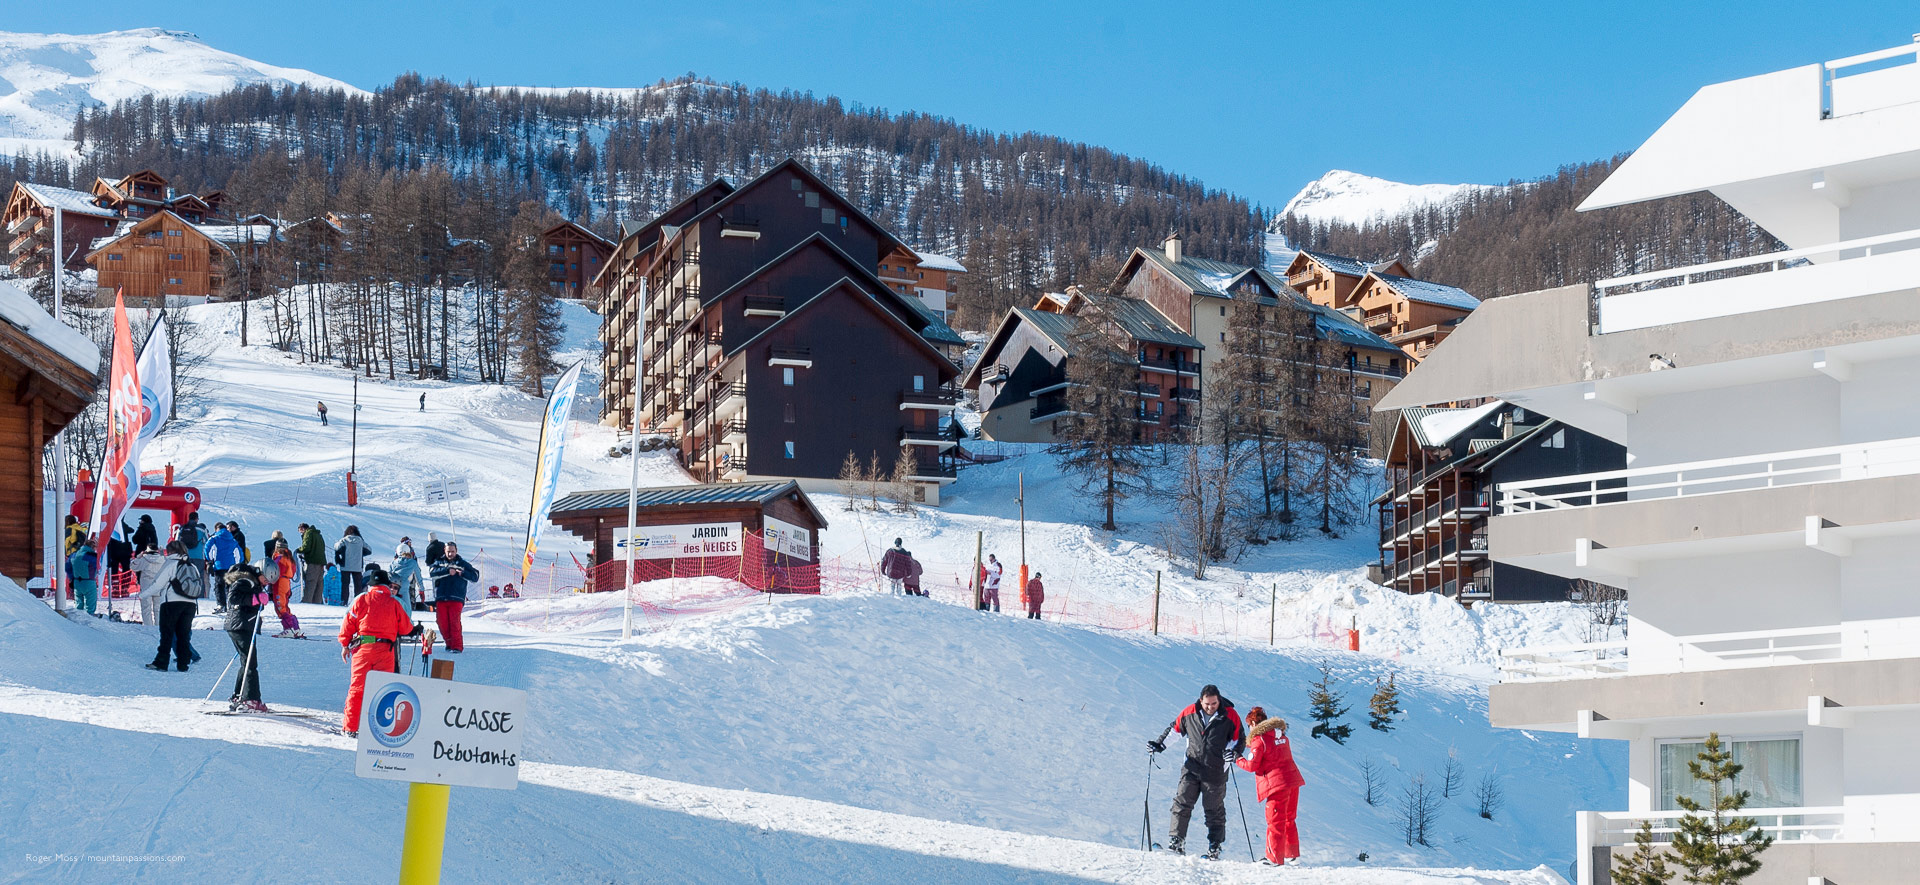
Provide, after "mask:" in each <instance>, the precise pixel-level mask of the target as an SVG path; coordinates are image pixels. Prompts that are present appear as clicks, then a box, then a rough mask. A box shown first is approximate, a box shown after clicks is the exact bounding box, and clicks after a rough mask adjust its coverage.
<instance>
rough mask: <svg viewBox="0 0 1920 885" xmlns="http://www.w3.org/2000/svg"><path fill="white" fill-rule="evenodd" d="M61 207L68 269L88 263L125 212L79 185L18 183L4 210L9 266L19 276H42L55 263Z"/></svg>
mask: <svg viewBox="0 0 1920 885" xmlns="http://www.w3.org/2000/svg"><path fill="white" fill-rule="evenodd" d="M55 209H58V210H60V224H61V228H62V230H61V244H60V245H61V248H62V249H63V250H64V251H65V252H66V254H65V255H64V256H62V261H63V263H64V264H65V265H66V268H67V269H68V270H82V269H84V268H86V266H87V261H86V255H87V252H88V251H90V250H91V249H92V243H93V241H94V240H96V239H98V238H100V237H104V236H107V235H109V234H111V233H113V228H114V225H115V224H116V223H117V222H118V221H119V216H118V215H116V214H115V213H114V212H113V210H111V209H104V208H101V207H100V206H97V205H95V204H94V202H93V198H92V197H91V196H89V195H87V194H85V193H82V192H80V191H76V190H69V189H67V188H64V187H52V186H49V185H44V184H31V183H29V182H25V181H19V182H15V183H14V185H13V190H12V191H10V192H8V194H7V205H6V209H5V211H4V212H0V227H4V228H5V229H6V243H7V265H8V267H9V268H11V269H12V270H13V273H14V275H15V276H19V277H37V276H44V275H46V274H47V273H49V272H50V271H51V269H52V267H53V239H54V237H53V214H54V210H55Z"/></svg>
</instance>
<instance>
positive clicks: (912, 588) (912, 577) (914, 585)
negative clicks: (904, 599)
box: [900, 556, 927, 596]
mask: <svg viewBox="0 0 1920 885" xmlns="http://www.w3.org/2000/svg"><path fill="white" fill-rule="evenodd" d="M922 571H924V569H923V568H922V567H921V565H920V560H918V559H914V558H913V557H911V556H909V557H907V576H906V577H905V578H903V579H901V581H900V585H901V586H902V587H904V588H906V591H907V595H908V596H925V595H927V593H926V591H924V590H921V589H920V574H921V572H922Z"/></svg>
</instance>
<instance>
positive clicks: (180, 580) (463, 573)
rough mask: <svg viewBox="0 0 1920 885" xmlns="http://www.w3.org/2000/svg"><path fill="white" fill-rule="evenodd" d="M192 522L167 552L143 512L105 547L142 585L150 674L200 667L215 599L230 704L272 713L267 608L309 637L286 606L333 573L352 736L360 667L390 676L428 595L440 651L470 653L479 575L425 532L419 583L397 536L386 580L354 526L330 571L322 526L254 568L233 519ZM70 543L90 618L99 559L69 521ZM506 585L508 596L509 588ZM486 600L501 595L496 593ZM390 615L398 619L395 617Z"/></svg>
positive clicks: (268, 553) (276, 546) (307, 596)
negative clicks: (152, 645)
mask: <svg viewBox="0 0 1920 885" xmlns="http://www.w3.org/2000/svg"><path fill="white" fill-rule="evenodd" d="M199 516H200V515H199V513H197V512H195V513H189V514H188V515H187V518H186V519H185V520H184V521H182V522H181V523H180V524H179V525H178V526H176V527H174V529H173V530H172V531H171V533H170V534H171V537H170V538H169V539H168V540H167V541H166V545H165V547H164V549H163V548H161V547H160V544H159V531H158V529H157V528H156V527H155V525H154V523H153V517H151V516H146V515H143V516H141V517H140V525H139V527H138V528H134V527H130V526H126V525H124V524H123V525H122V526H121V529H122V531H121V533H120V537H118V538H115V539H113V540H112V541H111V542H110V546H109V548H108V560H109V571H110V572H111V573H113V574H119V573H120V572H127V573H130V574H131V575H132V579H133V580H134V581H136V582H137V583H138V585H139V588H140V590H139V600H140V611H141V618H140V620H141V622H142V623H147V624H153V625H155V627H156V629H157V631H158V633H159V639H160V644H159V648H158V650H157V651H156V652H155V653H154V660H153V661H152V662H150V663H148V664H147V668H148V669H151V670H160V671H164V670H166V669H167V661H168V659H169V658H170V657H171V658H172V659H173V661H174V665H175V669H177V670H178V671H179V672H182V673H184V672H187V669H188V667H189V666H190V665H191V664H192V663H194V662H197V661H199V660H200V654H199V653H198V652H197V651H195V650H194V648H193V635H192V634H193V619H194V617H195V616H196V615H197V614H199V611H200V601H201V600H202V599H209V598H211V599H212V600H213V601H214V609H213V612H214V614H218V615H224V616H225V620H224V622H223V625H224V627H225V629H226V631H227V635H228V637H229V638H230V639H231V640H232V642H233V646H234V655H235V661H236V662H238V663H239V664H240V672H239V674H238V676H236V678H235V680H234V689H233V697H232V698H231V700H230V707H231V708H232V709H235V710H253V711H258V712H271V711H270V710H268V709H267V707H266V705H265V704H264V703H262V702H261V699H260V672H259V650H258V649H257V648H256V647H255V645H254V639H255V638H256V637H257V636H258V635H259V633H260V622H261V618H262V615H263V614H264V613H263V611H262V609H263V608H264V607H265V606H266V604H267V602H268V601H269V600H271V601H272V603H273V606H274V613H275V614H276V615H277V616H278V617H279V619H280V625H281V630H280V632H279V633H277V634H275V637H276V638H290V639H305V638H306V634H305V633H304V632H302V631H301V629H300V619H299V618H298V617H297V616H295V614H294V613H293V610H292V606H291V604H292V602H293V601H294V599H293V593H294V587H295V585H296V584H298V585H299V586H300V587H301V596H300V600H299V601H301V602H303V603H306V604H310V605H319V604H323V603H324V602H325V601H326V600H325V594H324V578H325V575H326V571H327V570H328V569H329V568H332V569H333V570H335V571H336V572H337V573H338V574H339V576H340V592H341V603H342V604H344V605H346V606H347V610H348V613H347V617H346V618H345V620H344V621H343V622H342V624H341V629H340V635H339V637H338V638H339V642H340V644H341V646H342V647H343V651H342V658H343V659H346V660H348V661H349V663H350V664H351V665H352V668H353V675H352V677H351V678H352V684H351V686H350V687H349V701H348V710H347V716H348V723H349V728H348V729H346V730H347V731H349V732H352V731H357V730H358V729H357V724H358V719H359V716H358V703H359V699H360V693H361V685H360V682H361V680H363V679H364V678H365V675H366V672H367V670H368V669H386V670H392V669H393V667H394V663H393V650H394V649H393V646H394V643H395V642H396V641H397V639H398V635H390V634H393V629H392V628H393V626H394V624H395V622H396V621H397V622H398V623H399V624H400V625H401V626H403V627H404V628H406V629H412V627H413V625H412V617H411V614H410V613H409V612H410V610H411V609H416V608H418V609H425V608H428V607H429V604H428V603H429V599H431V605H430V607H431V608H432V609H433V612H434V617H435V620H436V622H437V623H438V627H439V631H438V635H439V636H441V637H443V638H444V640H445V642H446V649H447V651H449V652H452V653H455V654H458V653H460V652H463V651H465V650H466V643H465V637H464V635H463V633H462V630H461V617H462V613H463V610H464V609H465V607H466V602H467V597H468V592H469V587H470V586H471V585H473V584H476V583H478V582H479V580H480V570H479V569H478V568H477V567H475V566H474V565H473V564H472V563H470V562H468V561H467V560H466V559H465V558H464V557H462V556H461V555H460V549H459V545H458V544H456V543H453V542H442V541H441V540H440V538H439V535H438V533H436V532H429V533H428V534H427V539H428V541H427V547H426V551H425V553H426V561H427V565H426V569H425V573H424V575H423V574H422V569H421V567H420V557H419V556H418V555H417V554H416V553H415V551H414V548H413V539H412V538H411V537H402V538H401V539H400V544H399V545H398V546H397V547H396V548H395V550H394V556H393V560H392V570H391V572H389V571H388V570H387V569H384V568H381V567H380V565H378V564H377V563H374V562H372V561H370V560H369V559H368V557H370V556H372V555H373V548H372V547H371V546H369V545H368V544H367V542H366V540H365V538H364V537H362V536H361V534H360V529H359V527H358V526H351V525H350V526H347V529H346V533H345V534H344V535H342V536H341V538H340V539H339V540H338V541H336V542H335V543H334V544H333V545H332V549H331V553H332V557H331V558H332V562H331V563H329V562H328V555H327V554H328V552H329V551H328V545H327V544H326V541H325V539H324V538H323V537H322V536H321V533H320V530H319V528H318V527H316V526H313V525H309V524H307V523H301V524H300V525H299V527H298V529H297V530H296V533H297V535H298V537H299V546H298V547H293V546H290V544H289V540H288V539H287V538H286V537H284V536H283V535H282V534H281V533H280V532H278V531H276V532H274V533H273V536H272V537H271V538H269V539H268V540H267V542H266V549H265V551H264V554H265V555H264V557H263V558H262V559H261V560H260V561H259V563H258V564H256V563H255V562H254V560H253V556H252V551H251V550H250V549H249V548H248V547H247V539H246V535H245V534H244V533H242V532H241V530H240V524H239V523H237V522H227V523H215V524H214V526H213V527H212V529H211V530H210V529H209V527H208V526H207V525H206V524H205V523H202V522H201V521H200V518H199ZM121 544H124V545H125V546H126V547H127V548H128V549H129V550H133V549H137V550H138V551H139V553H138V555H134V556H131V557H130V559H129V561H127V562H126V563H125V564H124V565H121V564H120V563H119V561H118V556H117V554H116V552H115V551H116V549H117V545H121ZM66 547H67V554H68V556H67V573H68V577H69V578H70V579H71V582H72V586H73V588H74V596H75V599H76V603H77V604H78V605H79V607H80V608H81V609H83V610H85V611H87V612H88V613H89V614H96V616H97V613H96V612H95V599H96V598H97V594H98V583H99V581H98V578H99V571H100V570H99V568H98V565H99V563H98V562H97V561H96V557H95V550H94V548H93V546H92V544H91V542H90V539H89V537H88V535H87V532H86V527H85V526H84V525H80V524H79V523H78V521H77V520H75V519H73V518H72V517H69V518H68V531H67V538H66ZM429 582H430V583H429ZM508 587H509V592H511V587H512V585H508ZM493 595H498V590H497V589H496V590H495V591H494V594H493ZM512 595H516V596H517V595H518V594H517V593H513V594H512ZM367 600H373V601H367ZM393 609H397V610H398V611H399V612H400V614H399V617H398V618H397V619H396V618H395V617H393V616H392V611H391V610H393ZM403 632H404V631H403ZM411 635H415V636H418V635H420V631H419V630H413V632H412V634H411ZM369 647H372V648H371V650H369ZM382 649H384V655H383V654H382V653H381V652H382Z"/></svg>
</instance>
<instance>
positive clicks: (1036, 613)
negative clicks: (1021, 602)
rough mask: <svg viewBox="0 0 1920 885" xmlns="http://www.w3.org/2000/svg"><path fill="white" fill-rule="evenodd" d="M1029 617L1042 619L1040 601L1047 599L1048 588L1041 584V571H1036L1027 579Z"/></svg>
mask: <svg viewBox="0 0 1920 885" xmlns="http://www.w3.org/2000/svg"><path fill="white" fill-rule="evenodd" d="M1025 595H1026V597H1027V617H1029V618H1032V619H1033V620H1036V621H1038V620H1040V603H1042V602H1045V601H1047V588H1046V587H1043V586H1041V584H1040V573H1039V572H1034V573H1033V578H1032V579H1030V580H1028V581H1027V592H1026V594H1025Z"/></svg>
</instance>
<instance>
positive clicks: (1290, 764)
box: [1147, 685, 1306, 866]
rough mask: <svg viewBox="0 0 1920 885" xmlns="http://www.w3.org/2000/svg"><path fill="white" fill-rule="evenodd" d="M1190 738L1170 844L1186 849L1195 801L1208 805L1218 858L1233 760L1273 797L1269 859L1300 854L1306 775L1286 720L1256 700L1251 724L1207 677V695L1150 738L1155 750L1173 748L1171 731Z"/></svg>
mask: <svg viewBox="0 0 1920 885" xmlns="http://www.w3.org/2000/svg"><path fill="white" fill-rule="evenodd" d="M1173 732H1178V733H1179V734H1180V736H1181V737H1184V738H1186V739H1187V756H1186V760H1185V762H1184V763H1182V765H1181V766H1180V784H1179V786H1178V787H1176V788H1175V789H1174V794H1173V818H1172V821H1171V822H1170V824H1169V826H1168V833H1167V848H1168V850H1171V851H1173V852H1175V853H1178V854H1184V853H1186V848H1185V846H1186V841H1187V827H1188V824H1189V823H1191V822H1192V820H1193V806H1194V804H1195V803H1196V802H1198V803H1199V804H1200V806H1201V807H1202V808H1203V809H1204V810H1205V814H1206V821H1207V857H1209V858H1215V859H1217V858H1219V857H1220V848H1221V845H1222V844H1223V843H1225V842H1226V841H1227V775H1228V771H1227V766H1228V765H1229V764H1231V765H1237V766H1239V767H1240V769H1241V770H1242V771H1246V772H1249V773H1251V774H1253V775H1254V789H1255V797H1256V798H1257V799H1259V801H1261V802H1265V803H1266V823H1267V856H1266V858H1265V859H1264V860H1263V862H1264V863H1267V864H1271V865H1273V866H1282V865H1284V864H1285V863H1286V862H1287V861H1289V860H1296V861H1297V860H1299V859H1300V831H1299V828H1298V827H1297V826H1296V825H1295V822H1294V816H1295V814H1296V813H1297V811H1298V810H1299V807H1300V788H1301V787H1302V786H1303V785H1305V784H1306V779H1305V778H1303V777H1301V776H1300V767H1299V766H1298V765H1296V764H1294V761H1293V747H1292V745H1291V744H1290V743H1289V742H1288V740H1287V722H1286V720H1284V719H1280V718H1278V717H1270V716H1268V715H1267V714H1266V711H1265V710H1263V709H1261V708H1259V707H1254V708H1253V709H1251V710H1248V711H1247V718H1246V722H1245V723H1244V725H1243V724H1242V722H1241V720H1240V714H1239V711H1237V710H1235V709H1234V707H1233V702H1232V701H1230V700H1227V699H1226V698H1224V697H1221V695H1220V689H1219V688H1217V687H1215V686H1212V685H1208V686H1204V687H1202V688H1201V689H1200V697H1199V698H1198V699H1197V700H1195V701H1194V702H1193V703H1191V704H1188V705H1187V707H1186V709H1184V710H1181V711H1180V714H1179V715H1178V716H1175V717H1174V718H1173V722H1171V723H1169V724H1168V725H1167V727H1166V728H1165V729H1162V730H1161V732H1160V736H1159V737H1157V738H1154V739H1153V740H1150V741H1147V750H1148V752H1149V753H1161V752H1164V751H1165V750H1166V749H1167V743H1166V741H1167V735H1168V734H1169V733H1173Z"/></svg>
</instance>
